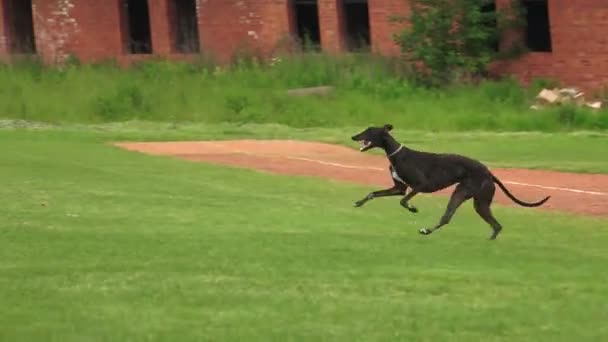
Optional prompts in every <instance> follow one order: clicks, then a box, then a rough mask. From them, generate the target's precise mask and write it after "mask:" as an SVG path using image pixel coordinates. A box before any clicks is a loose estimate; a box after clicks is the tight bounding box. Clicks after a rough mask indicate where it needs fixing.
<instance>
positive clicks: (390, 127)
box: [384, 124, 393, 132]
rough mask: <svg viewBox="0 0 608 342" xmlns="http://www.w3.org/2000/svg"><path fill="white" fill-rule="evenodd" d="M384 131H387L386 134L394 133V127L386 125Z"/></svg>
mask: <svg viewBox="0 0 608 342" xmlns="http://www.w3.org/2000/svg"><path fill="white" fill-rule="evenodd" d="M384 130H385V131H386V132H390V131H392V130H393V125H391V124H386V125H384Z"/></svg>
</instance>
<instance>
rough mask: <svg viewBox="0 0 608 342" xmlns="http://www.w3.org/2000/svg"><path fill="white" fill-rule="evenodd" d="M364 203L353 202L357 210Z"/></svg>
mask: <svg viewBox="0 0 608 342" xmlns="http://www.w3.org/2000/svg"><path fill="white" fill-rule="evenodd" d="M364 203H365V201H357V202H355V208H359V207H361V206H363V204H364Z"/></svg>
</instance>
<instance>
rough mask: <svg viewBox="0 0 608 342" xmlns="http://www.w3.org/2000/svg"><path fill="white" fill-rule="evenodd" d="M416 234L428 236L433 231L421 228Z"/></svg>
mask: <svg viewBox="0 0 608 342" xmlns="http://www.w3.org/2000/svg"><path fill="white" fill-rule="evenodd" d="M418 232H419V233H420V234H422V235H430V234H431V233H432V232H433V231H432V230H430V229H426V228H422V229H420V230H419V231H418Z"/></svg>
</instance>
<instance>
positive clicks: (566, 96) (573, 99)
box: [530, 88, 602, 110]
mask: <svg viewBox="0 0 608 342" xmlns="http://www.w3.org/2000/svg"><path fill="white" fill-rule="evenodd" d="M562 104H575V105H576V106H579V107H583V106H584V107H588V108H591V109H596V110H597V109H601V108H602V102H601V101H585V93H583V92H582V91H580V90H579V89H577V88H562V89H558V88H555V89H543V90H541V91H540V93H538V95H537V96H536V103H535V104H534V105H532V106H531V107H530V108H532V109H542V108H544V107H547V106H555V105H562Z"/></svg>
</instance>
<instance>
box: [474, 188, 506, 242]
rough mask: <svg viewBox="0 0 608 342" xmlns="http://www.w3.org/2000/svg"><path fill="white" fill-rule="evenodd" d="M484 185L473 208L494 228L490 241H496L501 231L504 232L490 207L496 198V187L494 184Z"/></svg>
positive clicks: (475, 199) (476, 196) (476, 197)
mask: <svg viewBox="0 0 608 342" xmlns="http://www.w3.org/2000/svg"><path fill="white" fill-rule="evenodd" d="M488 184H489V183H484V185H483V186H482V188H481V191H479V194H477V195H475V198H474V199H473V206H474V207H475V211H476V212H477V214H479V216H481V218H482V219H484V221H486V222H487V223H488V224H489V225H490V226H491V227H492V230H493V232H492V236H490V240H494V239H496V237H497V236H498V234H500V231H501V230H502V225H501V224H500V223H498V221H497V220H496V219H495V218H494V215H492V210H491V209H490V205H491V204H492V199H493V198H494V192H495V186H494V184H493V183H492V184H489V185H488Z"/></svg>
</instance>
